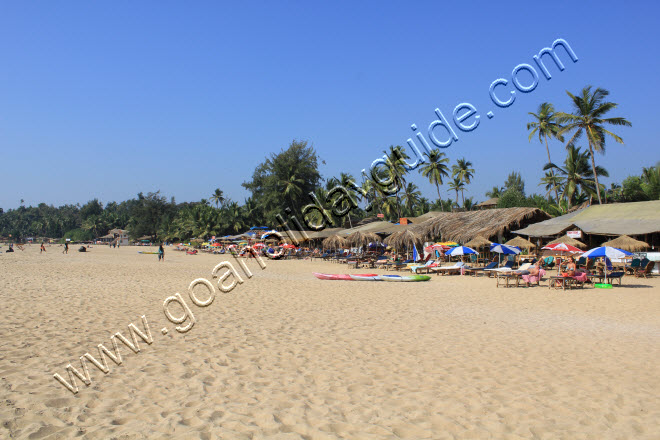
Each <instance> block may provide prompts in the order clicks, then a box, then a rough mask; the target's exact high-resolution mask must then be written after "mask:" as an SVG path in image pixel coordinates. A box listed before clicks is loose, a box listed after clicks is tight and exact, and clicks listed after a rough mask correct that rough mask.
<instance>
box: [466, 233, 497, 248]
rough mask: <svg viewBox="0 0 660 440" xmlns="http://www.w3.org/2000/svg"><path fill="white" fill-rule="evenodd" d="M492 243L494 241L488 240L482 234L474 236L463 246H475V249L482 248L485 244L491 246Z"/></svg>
mask: <svg viewBox="0 0 660 440" xmlns="http://www.w3.org/2000/svg"><path fill="white" fill-rule="evenodd" d="M491 244H493V242H492V241H490V240H486V239H485V238H483V237H482V236H481V235H478V236H476V237H474V238H473V239H472V240H470V241H468V242H467V243H465V244H464V245H463V246H467V247H471V248H474V249H479V248H482V247H484V246H490V245H491Z"/></svg>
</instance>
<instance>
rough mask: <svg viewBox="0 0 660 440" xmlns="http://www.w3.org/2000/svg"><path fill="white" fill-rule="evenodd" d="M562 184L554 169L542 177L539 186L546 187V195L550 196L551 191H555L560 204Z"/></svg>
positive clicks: (557, 201)
mask: <svg viewBox="0 0 660 440" xmlns="http://www.w3.org/2000/svg"><path fill="white" fill-rule="evenodd" d="M560 184H561V179H560V178H559V177H558V176H555V173H554V169H553V170H550V171H548V172H546V173H545V176H543V177H541V183H539V186H541V185H545V191H546V195H549V194H550V192H551V191H555V194H556V195H557V199H556V200H555V202H556V203H559V193H558V189H557V188H558V186H559V185H560Z"/></svg>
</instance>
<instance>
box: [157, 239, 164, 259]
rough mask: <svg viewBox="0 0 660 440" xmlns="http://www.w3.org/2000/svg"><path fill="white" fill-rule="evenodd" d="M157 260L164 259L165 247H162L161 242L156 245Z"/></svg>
mask: <svg viewBox="0 0 660 440" xmlns="http://www.w3.org/2000/svg"><path fill="white" fill-rule="evenodd" d="M158 261H165V249H163V243H161V244H160V246H159V247H158Z"/></svg>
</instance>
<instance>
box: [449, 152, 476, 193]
mask: <svg viewBox="0 0 660 440" xmlns="http://www.w3.org/2000/svg"><path fill="white" fill-rule="evenodd" d="M451 169H452V172H451V173H452V176H454V177H458V178H459V179H460V180H461V182H463V183H464V184H469V183H470V181H471V179H472V178H473V177H474V168H472V162H470V161H469V160H466V159H465V158H462V159H458V160H457V161H456V164H455V165H454V166H452V167H451ZM460 190H461V195H462V197H463V203H465V185H462V186H461V188H460ZM456 204H458V197H457V198H456Z"/></svg>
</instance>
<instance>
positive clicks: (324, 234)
mask: <svg viewBox="0 0 660 440" xmlns="http://www.w3.org/2000/svg"><path fill="white" fill-rule="evenodd" d="M343 230H344V228H325V229H322V230H320V231H306V232H307V237H309V239H310V240H317V239H320V238H328V237H332V236H333V235H337V234H339V232H340V231H343Z"/></svg>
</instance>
